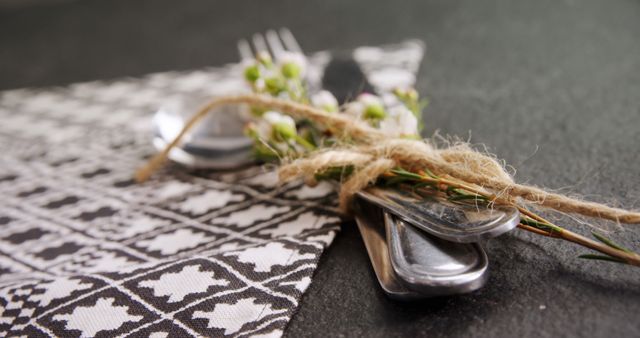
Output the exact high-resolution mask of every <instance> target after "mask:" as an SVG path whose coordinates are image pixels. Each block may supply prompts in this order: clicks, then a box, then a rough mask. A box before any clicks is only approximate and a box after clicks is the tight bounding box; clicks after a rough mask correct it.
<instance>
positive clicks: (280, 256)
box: [225, 243, 315, 272]
mask: <svg viewBox="0 0 640 338" xmlns="http://www.w3.org/2000/svg"><path fill="white" fill-rule="evenodd" d="M225 256H237V257H238V261H239V262H241V263H251V264H253V265H254V269H253V270H254V271H256V272H269V271H271V269H272V268H273V267H274V266H276V265H289V264H290V263H294V262H297V261H299V260H303V259H312V258H315V255H314V254H300V252H299V251H298V250H295V249H287V248H285V247H284V244H282V243H269V244H267V245H264V246H259V247H253V248H247V249H244V250H242V251H238V252H231V253H227V254H225Z"/></svg>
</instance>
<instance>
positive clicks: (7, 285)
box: [0, 41, 424, 337]
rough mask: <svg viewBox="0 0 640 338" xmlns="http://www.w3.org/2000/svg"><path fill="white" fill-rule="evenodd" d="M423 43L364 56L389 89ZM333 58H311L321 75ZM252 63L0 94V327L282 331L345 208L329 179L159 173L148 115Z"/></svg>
mask: <svg viewBox="0 0 640 338" xmlns="http://www.w3.org/2000/svg"><path fill="white" fill-rule="evenodd" d="M423 52H424V47H423V46H422V44H421V43H419V42H416V41H407V42H404V43H401V44H396V45H388V46H382V47H360V48H357V49H355V50H354V51H353V56H354V59H355V60H356V61H358V62H359V64H360V66H361V67H362V69H363V71H364V73H365V74H366V75H367V77H368V79H369V81H370V83H371V84H372V85H373V86H374V87H375V88H376V90H377V91H378V92H380V93H384V92H385V91H388V90H389V89H390V88H392V87H395V86H411V85H413V84H414V82H415V74H416V72H417V70H418V67H419V65H420V62H421V60H422V56H423ZM330 57H331V53H329V52H319V53H316V54H314V55H312V56H311V57H310V71H309V75H310V76H311V79H310V80H311V81H312V82H314V81H315V82H314V83H316V84H317V83H320V82H319V81H320V80H321V76H322V70H323V67H324V66H325V65H326V64H327V62H328V60H329V59H330ZM239 74H241V69H240V66H239V65H228V66H224V67H220V68H208V69H202V70H196V71H188V72H164V73H157V74H151V75H148V76H145V77H142V78H125V79H119V80H116V81H94V82H86V83H79V84H73V85H69V86H66V87H55V88H46V89H17V90H10V91H5V92H0V120H1V121H3V122H2V126H1V127H0V195H1V196H3V203H1V204H0V229H2V231H0V309H1V310H0V336H19V335H27V336H30V337H31V336H34V337H38V336H64V337H76V336H82V337H106V336H135V337H141V336H144V337H174V336H175V337H187V336H194V337H199V336H224V335H233V336H239V335H240V336H245V335H251V336H264V337H267V336H268V337H274V336H281V335H282V333H283V331H284V329H285V326H286V324H287V323H288V322H289V320H290V318H291V316H292V315H293V314H294V312H295V310H296V308H297V306H298V304H299V301H300V297H301V296H302V294H303V293H304V291H305V290H306V289H307V287H308V286H309V284H310V283H311V277H312V275H313V272H314V270H315V268H316V266H317V263H318V259H319V258H320V255H321V253H322V251H323V250H324V248H326V247H327V246H328V245H329V244H330V243H331V241H332V240H333V238H334V236H335V234H336V231H337V230H338V229H339V225H340V219H339V218H338V217H337V215H336V214H335V213H334V211H333V210H334V209H333V208H332V206H335V204H336V196H335V194H334V193H333V191H332V189H331V187H330V186H328V185H323V184H321V185H319V186H317V187H315V188H309V187H306V186H303V185H302V184H301V183H291V184H287V185H284V186H278V185H277V177H276V175H275V172H273V171H269V170H267V169H264V168H258V167H254V168H248V169H245V170H242V171H240V172H234V173H207V172H188V171H187V170H186V169H184V168H180V167H177V166H169V167H168V168H167V169H166V170H164V171H163V172H161V173H159V174H158V175H156V176H155V178H154V179H153V180H152V181H150V182H148V183H146V184H142V185H140V184H135V183H134V182H133V180H132V174H133V172H134V170H135V169H136V168H137V167H138V166H140V165H141V164H142V163H144V161H145V159H146V158H148V157H149V156H150V155H152V154H153V153H154V150H153V147H152V146H151V139H152V135H151V128H150V127H151V126H150V118H151V115H152V113H153V112H154V110H156V109H157V108H158V107H159V106H161V105H163V104H171V103H172V102H175V101H176V100H184V99H185V98H186V99H189V100H204V99H205V98H207V97H211V96H213V95H224V94H230V93H235V92H238V91H241V90H243V88H244V83H243V80H242V77H241V76H240V75H239Z"/></svg>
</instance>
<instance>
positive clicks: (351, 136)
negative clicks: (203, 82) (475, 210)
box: [136, 94, 640, 223]
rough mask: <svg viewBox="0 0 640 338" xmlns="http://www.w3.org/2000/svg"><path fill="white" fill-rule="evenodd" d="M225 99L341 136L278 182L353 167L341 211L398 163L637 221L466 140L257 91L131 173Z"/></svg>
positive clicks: (285, 170) (287, 169)
mask: <svg viewBox="0 0 640 338" xmlns="http://www.w3.org/2000/svg"><path fill="white" fill-rule="evenodd" d="M228 104H248V105H250V106H253V107H258V108H263V109H271V110H277V111H281V112H283V113H287V114H289V115H291V116H293V117H295V118H299V119H308V120H310V121H312V122H314V123H315V124H316V125H320V126H324V127H325V128H326V129H328V130H330V131H331V132H332V133H333V134H334V135H336V136H337V137H338V138H339V139H341V140H343V142H342V143H341V144H343V145H341V146H337V147H333V148H331V149H321V150H319V151H317V152H313V153H311V154H309V155H308V156H307V157H304V158H298V159H294V160H291V161H286V162H285V163H283V164H282V165H281V167H280V169H279V177H280V180H281V181H283V182H284V181H289V180H292V179H296V178H304V179H305V180H306V181H307V182H313V181H314V177H315V175H316V174H317V173H321V172H323V171H325V170H326V169H328V168H333V167H343V166H346V165H350V166H352V167H353V168H354V170H353V172H352V174H351V175H350V176H349V177H348V178H346V179H345V181H343V182H341V183H342V184H341V187H340V207H341V208H342V210H343V211H347V210H348V206H349V202H350V200H351V198H352V197H353V195H354V194H355V193H356V192H358V191H359V190H361V189H364V188H365V187H367V186H368V185H370V184H372V183H373V182H375V181H376V179H377V178H378V177H379V176H380V175H381V174H383V173H385V172H388V171H389V170H390V169H393V168H396V167H401V168H403V169H405V170H409V171H417V170H424V169H425V168H427V169H429V170H430V171H431V172H433V173H434V174H436V175H439V176H445V177H452V178H454V179H457V180H460V181H462V182H465V183H466V184H469V185H473V186H476V187H479V188H481V189H484V190H485V191H487V192H490V193H491V194H493V195H494V196H496V199H497V200H504V201H511V202H513V201H522V202H524V203H527V204H536V205H539V206H542V207H546V208H550V209H554V210H557V211H560V212H565V213H574V214H581V215H585V216H590V217H594V218H599V219H607V220H611V221H614V222H619V223H640V213H638V212H633V211H628V210H623V209H618V208H612V207H609V206H606V205H603V204H600V203H594V202H587V201H583V200H579V199H575V198H571V197H568V196H565V195H562V194H558V193H553V192H549V191H546V190H544V189H541V188H538V187H535V186H530V185H523V184H518V183H515V182H514V181H513V179H512V177H511V175H509V174H508V173H507V172H506V171H505V169H504V167H503V166H502V165H501V164H500V163H499V162H498V161H497V160H496V158H495V157H493V156H491V155H488V154H485V153H481V152H478V151H476V150H474V149H472V148H471V147H470V146H468V145H466V144H456V145H453V146H449V147H445V148H438V147H436V146H434V145H433V143H431V142H430V141H428V140H410V139H400V138H391V137H389V136H387V135H385V134H383V133H382V132H380V131H379V130H377V129H374V128H372V127H370V126H369V125H367V124H365V123H363V122H360V121H356V120H353V119H351V118H349V117H348V116H346V115H345V114H335V113H327V112H325V111H323V110H320V109H316V108H313V107H311V106H308V105H303V104H299V103H295V102H291V101H287V100H282V99H276V98H273V97H269V96H263V95H257V94H247V95H235V96H225V97H220V98H217V99H214V100H212V101H211V102H210V103H209V104H207V105H205V106H204V107H203V108H202V109H201V110H200V111H199V112H198V113H196V115H194V117H193V118H192V119H191V120H190V121H189V122H188V123H187V124H186V125H185V127H184V128H183V130H182V132H181V133H180V134H179V135H178V136H177V137H176V139H175V140H174V141H173V142H171V143H170V144H169V145H168V146H167V148H166V149H165V150H164V151H163V152H161V153H159V154H158V155H156V156H155V157H154V158H152V159H151V161H149V163H148V164H147V166H145V167H143V168H141V169H140V170H139V171H138V172H137V173H136V179H137V180H138V181H144V180H146V179H148V178H149V176H150V175H151V174H152V173H153V171H155V170H156V169H157V168H158V167H159V166H160V165H161V164H162V163H163V162H164V161H165V160H166V158H167V155H168V154H169V151H170V150H171V148H173V147H174V146H176V145H177V144H178V143H179V142H180V140H181V139H182V137H183V136H184V134H186V132H187V131H188V130H189V129H190V128H191V127H193V126H194V125H195V124H196V123H197V122H198V121H200V120H201V119H202V118H203V117H204V116H206V114H207V113H208V112H209V111H211V110H212V109H215V108H217V107H220V106H223V105H228Z"/></svg>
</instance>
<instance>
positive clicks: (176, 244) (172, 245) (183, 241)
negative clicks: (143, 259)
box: [137, 229, 212, 255]
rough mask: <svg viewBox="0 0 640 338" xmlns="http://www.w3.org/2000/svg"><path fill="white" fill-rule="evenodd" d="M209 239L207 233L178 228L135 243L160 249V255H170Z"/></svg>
mask: <svg viewBox="0 0 640 338" xmlns="http://www.w3.org/2000/svg"><path fill="white" fill-rule="evenodd" d="M210 240H212V237H207V235H205V234H204V233H202V232H195V231H193V230H191V229H180V230H177V231H175V232H172V233H168V234H163V235H159V236H157V237H154V238H152V239H148V240H144V241H140V242H138V244H137V245H138V246H139V247H143V248H147V250H149V251H160V253H161V254H162V255H171V254H175V253H177V252H179V251H182V250H184V249H191V248H195V247H197V246H198V245H200V244H202V243H206V242H208V241H210Z"/></svg>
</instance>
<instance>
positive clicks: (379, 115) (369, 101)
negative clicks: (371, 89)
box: [357, 93, 387, 120]
mask: <svg viewBox="0 0 640 338" xmlns="http://www.w3.org/2000/svg"><path fill="white" fill-rule="evenodd" d="M357 101H358V102H360V103H362V104H363V105H364V113H363V114H362V117H364V118H365V119H370V120H380V119H383V118H384V117H385V116H386V115H387V113H386V112H385V110H384V106H383V105H382V100H381V99H380V98H379V97H377V96H375V95H373V94H368V93H364V94H360V95H358V98H357Z"/></svg>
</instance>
